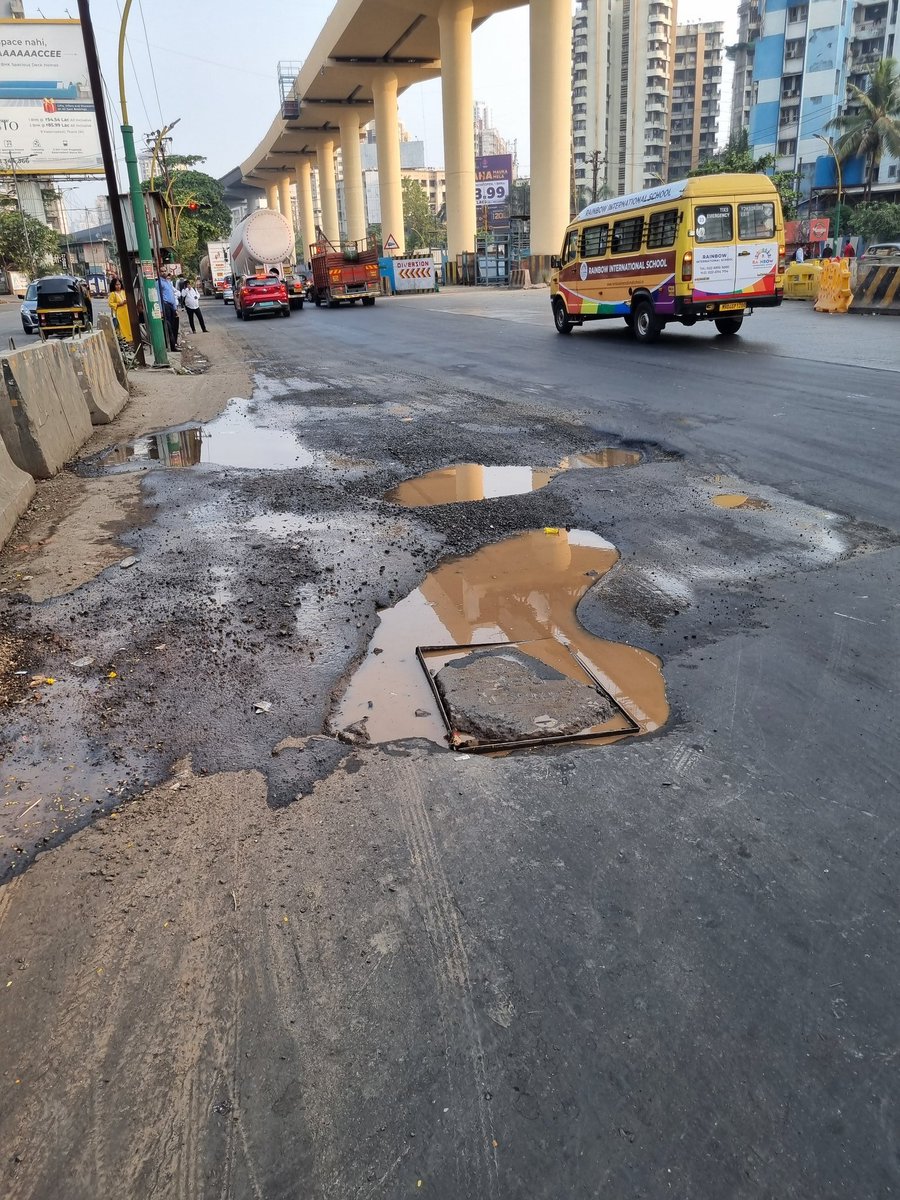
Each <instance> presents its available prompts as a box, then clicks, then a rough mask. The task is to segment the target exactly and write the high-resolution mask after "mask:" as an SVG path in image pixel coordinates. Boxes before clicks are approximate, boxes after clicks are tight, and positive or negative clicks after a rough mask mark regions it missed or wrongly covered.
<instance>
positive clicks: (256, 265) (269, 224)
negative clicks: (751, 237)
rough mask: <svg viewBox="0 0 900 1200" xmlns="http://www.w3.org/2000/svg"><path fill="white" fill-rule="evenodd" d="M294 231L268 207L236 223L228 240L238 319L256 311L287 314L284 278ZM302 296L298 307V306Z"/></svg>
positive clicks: (289, 303) (288, 271)
mask: <svg viewBox="0 0 900 1200" xmlns="http://www.w3.org/2000/svg"><path fill="white" fill-rule="evenodd" d="M293 255H294V234H293V230H292V229H291V227H290V225H289V224H288V222H287V221H286V220H285V218H284V217H283V216H282V215H281V213H279V212H276V211H275V210H274V209H272V208H258V209H257V210H256V211H255V212H252V213H250V215H249V216H248V217H245V218H244V220H243V221H241V223H240V224H239V225H236V226H235V228H234V230H233V231H232V234H231V242H230V243H229V257H230V259H231V270H232V275H233V279H234V283H233V290H234V312H235V316H236V317H237V318H238V319H239V320H243V318H244V317H248V316H255V315H256V314H257V313H264V312H276V311H277V312H279V313H281V314H282V315H283V316H286V317H289V316H290V315H291V309H292V308H293V307H294V304H293V303H292V298H291V295H290V294H289V292H288V287H287V282H286V280H287V279H289V278H290V279H292V278H293V275H292V271H291V260H292V258H293ZM302 306H303V298H302V296H301V297H300V302H299V306H298V307H301V308H302Z"/></svg>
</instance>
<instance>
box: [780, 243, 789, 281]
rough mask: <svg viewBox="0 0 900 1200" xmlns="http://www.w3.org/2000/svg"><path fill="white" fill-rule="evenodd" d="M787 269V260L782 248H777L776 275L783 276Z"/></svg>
mask: <svg viewBox="0 0 900 1200" xmlns="http://www.w3.org/2000/svg"><path fill="white" fill-rule="evenodd" d="M786 268H787V258H786V255H785V248H784V246H779V247H778V274H779V275H783V274H784V272H785V269H786Z"/></svg>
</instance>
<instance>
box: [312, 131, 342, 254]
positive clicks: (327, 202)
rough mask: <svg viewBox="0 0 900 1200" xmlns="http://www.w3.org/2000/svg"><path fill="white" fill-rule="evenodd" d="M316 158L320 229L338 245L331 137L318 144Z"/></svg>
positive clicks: (333, 243)
mask: <svg viewBox="0 0 900 1200" xmlns="http://www.w3.org/2000/svg"><path fill="white" fill-rule="evenodd" d="M317 158H318V163H319V201H320V203H321V205H322V229H323V231H324V233H325V236H326V237H327V238H328V240H329V242H331V243H332V245H334V246H338V245H340V241H341V227H340V223H339V221H338V203H337V183H336V181H335V177H334V142H333V140H332V139H331V138H328V139H327V140H325V141H323V142H321V143H320V144H319V147H318V152H317Z"/></svg>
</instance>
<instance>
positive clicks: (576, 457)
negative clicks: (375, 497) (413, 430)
mask: <svg viewBox="0 0 900 1200" xmlns="http://www.w3.org/2000/svg"><path fill="white" fill-rule="evenodd" d="M640 461H641V456H640V454H638V453H637V452H636V451H634V450H617V449H607V450H599V451H597V452H596V453H594V454H570V455H568V456H567V457H566V458H563V459H561V460H560V462H559V463H558V464H557V466H555V467H521V466H518V467H517V466H501V467H488V466H484V465H483V464H482V463H457V464H456V466H452V467H441V468H439V469H438V470H437V471H429V472H428V473H427V474H425V475H419V476H418V477H417V478H416V479H407V480H405V481H404V482H403V483H400V484H398V485H397V487H395V488H392V489H391V490H390V491H389V492H387V493H386V495H385V497H384V498H385V500H390V501H392V502H393V503H394V504H402V505H404V506H405V507H407V508H427V507H430V506H431V505H433V504H459V503H461V502H463V501H469V500H494V499H496V498H497V497H498V496H521V495H523V494H524V493H526V492H537V491H540V489H541V488H544V487H546V486H547V484H548V483H549V482H550V481H551V480H552V479H555V478H556V476H557V475H562V474H564V473H565V472H566V471H574V470H578V469H580V468H586V467H587V468H594V469H597V468H604V467H635V466H637V464H638V463H639V462H640Z"/></svg>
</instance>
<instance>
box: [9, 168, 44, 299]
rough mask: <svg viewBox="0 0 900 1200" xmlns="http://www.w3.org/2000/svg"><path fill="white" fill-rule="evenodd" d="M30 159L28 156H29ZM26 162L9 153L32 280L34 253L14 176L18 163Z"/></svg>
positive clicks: (16, 176) (34, 272) (35, 271)
mask: <svg viewBox="0 0 900 1200" xmlns="http://www.w3.org/2000/svg"><path fill="white" fill-rule="evenodd" d="M29 157H30V156H29ZM23 162H28V159H27V158H13V154H12V151H11V150H10V152H9V168H10V170H11V171H12V177H13V188H14V190H15V193H16V205H17V206H18V209H19V216H20V217H21V218H22V232H23V233H24V235H25V249H26V250H27V251H28V261H29V262H30V263H31V275H32V278H34V276H35V275H37V267H36V266H35V262H34V251H33V250H32V249H31V238H30V237H29V236H28V220H27V218H26V216H25V210H24V209H23V208H22V201H21V198H20V197H19V177H18V175H17V174H16V167H17V166H19V164H20V163H23Z"/></svg>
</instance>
